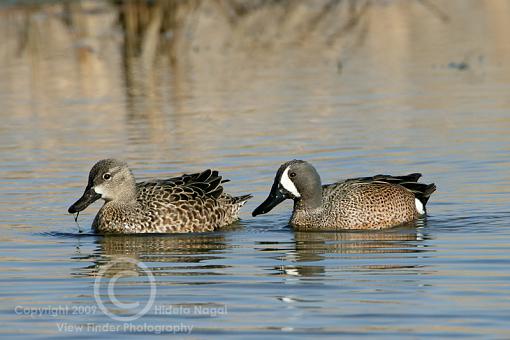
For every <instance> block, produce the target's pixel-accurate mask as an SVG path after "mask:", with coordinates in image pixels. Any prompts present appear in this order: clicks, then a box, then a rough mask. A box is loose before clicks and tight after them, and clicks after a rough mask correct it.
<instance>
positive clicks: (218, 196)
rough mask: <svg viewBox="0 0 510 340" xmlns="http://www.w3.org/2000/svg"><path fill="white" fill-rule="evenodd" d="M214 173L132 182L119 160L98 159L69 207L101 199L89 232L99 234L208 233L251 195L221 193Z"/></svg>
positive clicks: (75, 208)
mask: <svg viewBox="0 0 510 340" xmlns="http://www.w3.org/2000/svg"><path fill="white" fill-rule="evenodd" d="M227 181H228V180H222V177H221V176H219V175H218V171H212V170H205V171H204V172H201V173H196V174H190V175H182V176H180V177H174V178H169V179H158V180H149V181H146V182H140V183H136V182H135V178H134V176H133V174H132V172H131V170H130V169H129V167H128V166H127V164H126V163H125V162H122V161H119V160H115V159H104V160H101V161H99V162H97V163H96V164H95V165H94V166H93V167H92V169H91V170H90V173H89V179H88V184H87V187H86V188H85V192H84V193H83V196H82V197H81V198H80V199H79V200H78V201H76V202H75V203H74V204H73V205H72V206H71V207H69V210H68V211H69V213H71V214H74V213H78V212H80V211H82V210H84V209H85V208H87V207H88V206H89V205H90V204H91V203H93V202H94V201H96V200H98V199H99V198H102V199H103V200H104V201H105V203H104V205H103V206H102V208H101V209H100V210H99V212H98V213H97V215H96V218H95V219H94V222H93V224H92V229H94V230H95V231H96V232H99V233H117V234H128V233H185V232H203V231H212V230H215V229H218V228H221V227H223V226H226V225H228V224H231V223H232V222H234V221H236V220H237V219H239V216H238V213H239V209H240V208H241V207H242V206H243V205H244V203H246V201H247V200H248V199H250V198H251V195H244V196H240V197H232V196H230V195H229V194H226V193H224V192H223V186H222V184H223V183H225V182H227Z"/></svg>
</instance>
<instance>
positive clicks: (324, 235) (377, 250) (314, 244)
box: [277, 222, 427, 277]
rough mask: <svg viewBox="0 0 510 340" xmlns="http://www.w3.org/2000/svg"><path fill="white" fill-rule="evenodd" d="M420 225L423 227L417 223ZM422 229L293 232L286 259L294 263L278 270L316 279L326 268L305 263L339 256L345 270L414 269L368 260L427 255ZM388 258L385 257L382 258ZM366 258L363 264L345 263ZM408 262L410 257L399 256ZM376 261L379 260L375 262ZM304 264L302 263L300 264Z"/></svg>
mask: <svg viewBox="0 0 510 340" xmlns="http://www.w3.org/2000/svg"><path fill="white" fill-rule="evenodd" d="M420 224H422V223H421V222H420ZM423 230H424V229H423V228H415V227H413V226H409V227H402V228H396V229H389V230H379V231H370V232H367V231H352V232H350V231H345V232H294V244H295V249H294V251H292V252H290V253H289V254H288V255H287V256H286V259H287V260H289V261H292V262H294V263H296V264H292V265H284V266H280V267H278V268H277V269H278V271H279V272H281V273H284V274H286V275H292V276H304V277H307V276H317V275H324V274H325V271H326V269H325V266H326V264H323V265H318V264H311V265H308V264H305V263H307V262H318V261H325V260H327V259H328V258H330V257H331V255H342V256H341V258H340V261H344V262H345V263H346V264H345V265H344V267H345V268H347V267H348V270H356V271H363V270H369V271H370V270H399V269H412V268H415V267H417V266H416V265H414V264H411V265H410V264H409V262H408V261H404V262H405V263H394V261H391V262H392V263H389V264H388V263H383V264H374V263H371V262H370V259H374V258H375V257H373V256H367V255H375V254H377V258H379V259H380V258H391V259H394V258H395V256H394V254H410V253H417V254H418V253H423V252H426V251H427V249H426V245H425V244H424V241H425V240H426V239H427V237H426V236H425V235H424V234H423ZM384 255H388V257H386V256H384ZM364 258H366V259H367V260H368V261H366V262H364V263H363V264H355V265H354V266H353V265H352V263H350V262H348V261H349V260H351V261H352V260H355V261H356V260H360V259H364ZM402 258H403V259H404V258H405V259H409V258H410V256H409V255H405V256H402ZM376 262H379V261H376ZM299 263H303V264H299Z"/></svg>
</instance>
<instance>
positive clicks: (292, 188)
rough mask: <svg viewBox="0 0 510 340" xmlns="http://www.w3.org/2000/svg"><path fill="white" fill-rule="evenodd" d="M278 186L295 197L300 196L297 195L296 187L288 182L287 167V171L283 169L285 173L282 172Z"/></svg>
mask: <svg viewBox="0 0 510 340" xmlns="http://www.w3.org/2000/svg"><path fill="white" fill-rule="evenodd" d="M280 184H281V185H282V186H283V187H284V188H285V190H287V191H288V192H290V193H291V194H292V195H294V196H295V197H301V195H300V194H299V191H298V190H297V188H296V186H295V185H294V183H293V182H292V181H291V180H290V177H289V167H287V169H285V171H284V172H283V174H282V177H281V178H280Z"/></svg>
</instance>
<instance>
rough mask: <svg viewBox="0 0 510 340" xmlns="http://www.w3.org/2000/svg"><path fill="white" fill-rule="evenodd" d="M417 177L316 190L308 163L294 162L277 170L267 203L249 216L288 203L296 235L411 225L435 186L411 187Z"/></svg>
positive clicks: (360, 180) (383, 177)
mask: <svg viewBox="0 0 510 340" xmlns="http://www.w3.org/2000/svg"><path fill="white" fill-rule="evenodd" d="M286 176H288V177H286ZM420 176H421V174H417V173H416V174H410V175H407V176H388V175H377V176H374V177H360V178H353V179H348V180H345V181H341V182H337V183H333V184H329V185H321V183H320V177H319V175H318V173H317V172H316V170H315V168H313V166H312V165H311V164H309V163H307V162H304V161H299V160H294V161H290V162H287V163H285V164H283V165H282V166H281V167H280V169H279V170H278V172H277V175H276V178H275V181H274V184H273V187H272V189H271V193H270V195H269V197H268V199H267V200H266V201H265V202H264V203H262V204H261V205H260V206H259V207H258V208H257V209H255V211H254V213H253V215H254V216H255V215H258V214H263V213H267V212H268V211H269V210H271V209H272V208H273V207H274V206H275V205H276V204H278V203H279V202H281V201H283V200H284V199H285V198H291V199H293V200H294V210H293V212H292V216H291V219H290V225H291V226H293V227H294V228H295V229H296V230H340V229H385V228H390V227H394V226H397V225H401V224H404V223H408V222H411V221H413V220H416V219H417V218H418V217H420V216H421V215H422V214H423V213H424V210H423V211H418V207H417V204H418V203H417V202H416V201H417V200H418V201H419V202H420V203H421V204H422V206H423V209H425V205H426V203H427V201H428V198H429V196H430V195H431V194H432V193H433V192H434V191H435V189H436V187H435V185H434V184H429V185H427V184H422V183H417V180H418V179H419V178H420ZM275 202H276V204H275Z"/></svg>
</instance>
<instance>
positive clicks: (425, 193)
mask: <svg viewBox="0 0 510 340" xmlns="http://www.w3.org/2000/svg"><path fill="white" fill-rule="evenodd" d="M400 185H402V186H403V187H404V188H406V189H407V190H409V191H411V192H412V193H413V194H414V197H416V198H417V199H418V200H419V201H420V202H421V204H423V207H425V205H426V204H427V202H428V200H429V198H430V195H432V193H433V192H434V191H436V185H435V184H434V183H431V184H424V183H412V182H407V183H400Z"/></svg>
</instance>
